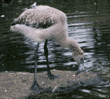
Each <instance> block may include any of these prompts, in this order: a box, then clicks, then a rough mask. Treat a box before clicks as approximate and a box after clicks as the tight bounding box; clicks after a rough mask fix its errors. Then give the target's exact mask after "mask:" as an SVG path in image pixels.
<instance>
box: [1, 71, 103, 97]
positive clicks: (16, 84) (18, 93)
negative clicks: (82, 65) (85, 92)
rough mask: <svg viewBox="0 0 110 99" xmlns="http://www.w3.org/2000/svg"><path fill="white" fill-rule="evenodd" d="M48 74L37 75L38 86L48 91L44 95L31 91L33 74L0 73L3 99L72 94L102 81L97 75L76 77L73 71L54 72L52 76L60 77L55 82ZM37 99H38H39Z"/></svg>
mask: <svg viewBox="0 0 110 99" xmlns="http://www.w3.org/2000/svg"><path fill="white" fill-rule="evenodd" d="M46 74H47V72H42V73H37V80H38V84H39V85H40V86H41V87H43V88H45V89H46V90H45V91H44V92H43V93H42V94H39V95H38V94H36V93H33V92H32V91H31V90H30V87H31V84H32V82H33V73H23V72H17V73H14V72H7V73H5V72H2V73H0V94H1V96H0V97H1V99H6V97H7V99H8V98H9V99H11V98H16V99H20V97H22V99H25V98H23V97H29V96H32V95H34V96H35V95H37V98H38V97H39V96H40V97H41V96H43V95H45V94H47V93H48V95H55V94H63V93H67V92H72V91H74V90H75V89H77V88H79V87H83V86H91V85H98V84H99V83H100V82H101V81H102V79H101V77H100V76H99V75H98V74H97V73H93V72H82V73H80V74H79V75H77V76H75V72H72V71H59V70H56V71H52V74H54V75H58V77H59V78H56V79H55V80H54V81H51V80H50V79H48V77H47V75H46ZM37 98H36V99H37Z"/></svg>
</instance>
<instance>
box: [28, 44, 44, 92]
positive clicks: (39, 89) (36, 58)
mask: <svg viewBox="0 0 110 99" xmlns="http://www.w3.org/2000/svg"><path fill="white" fill-rule="evenodd" d="M38 47H39V43H38V44H37V46H36V50H35V73H34V80H33V84H32V86H31V88H30V89H31V90H32V91H34V92H36V93H41V92H42V91H43V88H42V87H41V86H39V85H38V83H37V79H36V73H37V60H38Z"/></svg>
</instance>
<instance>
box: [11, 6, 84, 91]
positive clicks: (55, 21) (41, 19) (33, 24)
mask: <svg viewBox="0 0 110 99" xmlns="http://www.w3.org/2000/svg"><path fill="white" fill-rule="evenodd" d="M10 30H11V31H13V32H18V33H22V34H23V35H25V36H26V37H28V38H30V39H31V40H33V41H36V42H38V44H37V47H36V50H35V73H34V81H33V85H32V87H31V89H32V90H34V91H36V92H37V93H40V92H41V91H42V90H43V88H42V87H41V86H39V85H38V83H37V79H36V72H37V57H38V47H39V43H40V42H45V44H44V54H45V56H46V60H47V70H48V72H47V75H48V77H49V78H50V79H51V80H53V79H55V78H56V77H57V76H55V75H52V74H51V72H50V68H49V63H48V48H47V41H48V39H55V40H56V42H57V43H59V44H60V45H61V46H62V47H65V48H70V49H71V50H72V57H73V58H74V60H75V61H76V62H77V63H78V65H79V69H78V71H77V73H76V74H78V73H80V72H81V71H82V66H83V65H81V64H82V63H83V59H84V52H83V50H82V49H81V48H80V47H79V45H78V43H77V42H76V41H75V40H74V39H73V38H71V37H69V36H68V25H67V17H66V15H65V13H63V12H62V11H60V10H58V9H56V8H53V7H50V6H43V5H39V6H36V7H34V8H31V9H28V10H26V11H24V12H23V13H22V14H21V15H20V16H19V17H18V18H17V19H15V20H14V22H13V23H12V25H11V27H10Z"/></svg>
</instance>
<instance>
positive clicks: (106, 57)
mask: <svg viewBox="0 0 110 99" xmlns="http://www.w3.org/2000/svg"><path fill="white" fill-rule="evenodd" d="M99 1H100V0H92V1H91V0H82V1H79V0H74V1H72V0H69V1H68V2H66V1H65V2H64V1H63V0H62V2H61V1H60V2H59V1H57V0H50V1H49V0H48V2H45V1H43V0H41V1H39V2H37V4H47V5H50V6H53V7H55V8H58V9H60V10H62V11H64V12H65V13H66V15H67V18H68V26H69V30H68V32H69V36H71V37H73V38H74V39H75V40H76V41H77V42H78V43H79V46H80V47H81V48H82V49H83V50H84V56H85V59H84V63H85V70H87V71H95V72H98V73H99V74H101V75H102V77H104V79H105V80H106V83H104V84H103V85H101V86H100V85H99V86H94V87H86V88H79V89H77V90H76V91H74V92H73V93H68V94H66V95H65V96H57V97H56V98H58V99H62V98H63V99H64V98H65V97H66V98H65V99H70V98H74V99H75V98H76V99H81V98H82V99H88V98H89V99H93V98H94V99H97V98H98V99H102V98H103V99H109V97H110V83H109V81H110V33H109V31H110V25H109V24H110V7H109V6H110V2H109V1H107V0H105V1H101V2H99ZM34 2H35V0H32V1H29V0H27V1H26V2H23V1H22V0H19V1H18V2H17V1H16V2H15V4H14V5H12V6H9V7H1V8H0V66H1V68H0V71H1V72H2V71H20V72H21V71H23V72H24V71H25V72H34V51H35V47H36V42H32V41H30V40H29V39H28V38H25V37H24V36H23V35H21V34H18V33H13V32H10V31H9V28H10V24H11V22H12V21H13V19H14V18H16V17H18V16H19V14H20V13H21V12H22V11H23V10H24V9H25V8H29V7H30V5H31V4H33V3H34ZM43 46H44V43H41V44H40V47H39V61H38V72H43V71H46V60H45V56H44V50H43ZM48 49H49V64H50V67H51V69H57V70H72V71H76V70H77V65H76V62H74V60H73V59H72V58H71V55H72V53H71V50H70V49H68V48H62V47H61V46H60V45H59V44H57V43H56V42H55V41H54V40H50V41H49V42H48Z"/></svg>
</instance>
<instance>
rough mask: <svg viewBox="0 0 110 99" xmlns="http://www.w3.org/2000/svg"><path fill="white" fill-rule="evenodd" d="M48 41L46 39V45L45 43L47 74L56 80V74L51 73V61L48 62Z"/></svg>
mask: <svg viewBox="0 0 110 99" xmlns="http://www.w3.org/2000/svg"><path fill="white" fill-rule="evenodd" d="M47 41H48V40H46V41H45V45H44V54H45V57H46V60H47V75H48V77H49V78H50V79H51V80H54V79H55V78H58V77H57V76H56V75H53V74H51V72H50V67H49V62H48V48H47Z"/></svg>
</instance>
